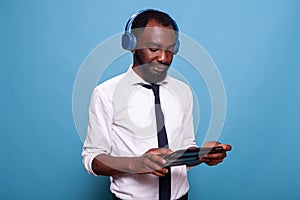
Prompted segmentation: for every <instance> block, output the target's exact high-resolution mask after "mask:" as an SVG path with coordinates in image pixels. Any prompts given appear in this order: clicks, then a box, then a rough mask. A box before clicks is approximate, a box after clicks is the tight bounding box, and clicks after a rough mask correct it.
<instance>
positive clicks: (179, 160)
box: [164, 146, 223, 167]
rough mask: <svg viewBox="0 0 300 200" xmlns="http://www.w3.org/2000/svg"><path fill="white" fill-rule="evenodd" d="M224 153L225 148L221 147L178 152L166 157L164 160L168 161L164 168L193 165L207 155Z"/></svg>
mask: <svg viewBox="0 0 300 200" xmlns="http://www.w3.org/2000/svg"><path fill="white" fill-rule="evenodd" d="M222 151H223V148H222V147H221V146H218V147H200V148H190V149H185V150H178V151H175V152H173V153H171V154H169V155H167V156H165V157H164V159H165V160H166V164H165V165H164V167H169V166H177V165H193V164H196V163H198V159H199V158H202V157H204V156H205V155H206V154H211V153H221V152H222Z"/></svg>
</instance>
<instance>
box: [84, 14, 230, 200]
mask: <svg viewBox="0 0 300 200" xmlns="http://www.w3.org/2000/svg"><path fill="white" fill-rule="evenodd" d="M131 23H132V26H131V32H129V30H128V29H129V26H130V25H131ZM177 31H178V28H177V25H176V23H175V21H174V20H173V19H172V18H171V17H170V16H169V15H167V14H166V13H163V12H161V11H157V10H144V11H141V12H139V13H138V14H136V15H135V16H134V17H132V18H131V19H130V20H129V21H128V23H127V25H126V32H125V34H132V35H129V36H128V35H124V36H123V47H124V46H125V47H124V48H126V49H127V47H128V46H130V45H131V46H133V47H132V48H131V47H130V48H128V49H129V50H131V52H132V53H133V64H132V65H131V66H130V68H129V70H128V71H127V72H126V73H124V74H121V75H119V76H117V77H114V78H112V79H110V80H108V81H106V82H104V83H102V84H100V85H99V86H97V87H96V88H95V89H94V91H93V94H92V97H91V103H90V108H89V125H88V132H87V136H86V140H85V143H84V147H83V152H82V157H83V163H84V166H85V168H86V169H87V170H88V172H89V173H92V174H94V175H104V176H111V186H110V189H111V191H112V193H113V195H114V198H115V199H141V200H147V199H149V200H150V199H151V200H154V199H160V200H163V199H164V200H166V199H172V200H173V199H187V196H188V189H189V184H188V180H187V167H189V166H186V165H180V166H174V167H163V166H164V164H165V162H166V161H165V159H164V156H166V155H168V154H170V153H171V152H173V151H176V150H180V149H187V148H193V147H196V146H197V145H196V143H195V137H194V130H193V116H192V99H193V98H192V93H191V90H190V88H189V87H188V85H187V84H185V83H183V82H181V81H179V80H176V79H174V78H172V77H170V76H169V75H167V71H168V69H169V67H170V65H171V63H172V60H173V55H174V53H176V52H177V51H178V48H179V41H178V33H177ZM131 37H133V39H132V38H131ZM128 38H129V40H130V42H133V44H130V45H128V44H126V42H128V41H127V40H128ZM124 43H125V44H124ZM205 146H209V147H213V146H222V148H223V151H222V152H221V153H215V154H207V155H206V156H205V157H203V158H199V159H198V161H197V163H196V164H194V165H197V164H200V163H206V164H207V165H217V164H218V163H220V162H222V161H223V159H224V158H225V157H226V151H228V150H230V149H231V146H230V145H225V144H220V143H218V142H208V143H206V144H205Z"/></svg>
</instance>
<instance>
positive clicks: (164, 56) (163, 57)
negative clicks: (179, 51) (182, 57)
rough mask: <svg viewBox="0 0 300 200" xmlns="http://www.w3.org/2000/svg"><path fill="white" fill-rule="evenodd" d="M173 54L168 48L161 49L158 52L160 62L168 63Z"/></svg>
mask: <svg viewBox="0 0 300 200" xmlns="http://www.w3.org/2000/svg"><path fill="white" fill-rule="evenodd" d="M171 54H172V53H171V52H169V51H167V50H163V49H160V50H159V52H158V55H157V60H158V62H160V63H164V64H165V63H168V60H169V59H170V56H171Z"/></svg>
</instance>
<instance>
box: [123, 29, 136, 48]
mask: <svg viewBox="0 0 300 200" xmlns="http://www.w3.org/2000/svg"><path fill="white" fill-rule="evenodd" d="M135 46H136V38H135V36H134V35H133V34H132V33H129V32H125V33H124V34H123V35H122V47H123V49H125V50H128V51H131V50H133V49H134V48H135Z"/></svg>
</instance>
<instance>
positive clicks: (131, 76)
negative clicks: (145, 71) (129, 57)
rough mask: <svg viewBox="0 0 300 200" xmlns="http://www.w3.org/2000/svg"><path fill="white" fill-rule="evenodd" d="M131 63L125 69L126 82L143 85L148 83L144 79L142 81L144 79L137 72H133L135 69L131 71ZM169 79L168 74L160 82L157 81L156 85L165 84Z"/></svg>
mask: <svg viewBox="0 0 300 200" xmlns="http://www.w3.org/2000/svg"><path fill="white" fill-rule="evenodd" d="M132 66H133V65H132V64H131V65H130V66H129V69H128V71H127V75H126V76H127V78H128V79H127V80H128V83H129V84H130V85H143V84H149V83H147V82H146V81H144V79H142V78H141V77H140V76H139V75H138V74H137V73H135V71H133V69H132ZM168 81H169V76H168V75H167V76H166V78H165V79H164V80H162V81H161V82H158V83H157V84H158V85H165V84H167V83H168Z"/></svg>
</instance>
